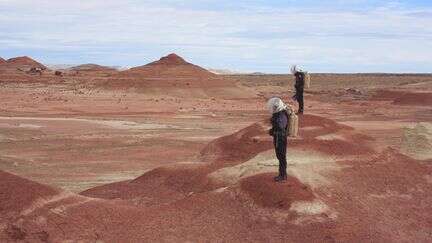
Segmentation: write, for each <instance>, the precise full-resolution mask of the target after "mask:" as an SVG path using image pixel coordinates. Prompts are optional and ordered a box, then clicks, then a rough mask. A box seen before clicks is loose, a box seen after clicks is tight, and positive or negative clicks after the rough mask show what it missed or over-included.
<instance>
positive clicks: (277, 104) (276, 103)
mask: <svg viewBox="0 0 432 243" xmlns="http://www.w3.org/2000/svg"><path fill="white" fill-rule="evenodd" d="M267 108H268V109H269V111H270V113H272V114H273V113H277V112H279V111H283V110H286V111H287V112H288V113H290V112H291V107H289V106H287V105H286V104H285V103H284V102H283V101H282V100H281V98H279V97H273V98H270V99H269V100H268V101H267Z"/></svg>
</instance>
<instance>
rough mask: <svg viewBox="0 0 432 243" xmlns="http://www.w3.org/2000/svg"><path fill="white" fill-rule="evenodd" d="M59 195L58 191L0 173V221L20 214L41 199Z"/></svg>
mask: <svg viewBox="0 0 432 243" xmlns="http://www.w3.org/2000/svg"><path fill="white" fill-rule="evenodd" d="M56 194H58V191H57V190H55V189H53V188H51V187H48V186H45V185H42V184H39V183H37V182H33V181H30V180H27V179H24V178H21V177H19V176H16V175H13V174H10V173H8V172H4V171H0V219H2V218H1V217H2V216H1V215H3V216H5V215H7V214H8V213H11V212H19V211H21V210H23V209H24V208H26V207H28V206H30V205H31V203H32V202H33V201H35V200H37V199H40V198H46V197H50V196H54V195H56Z"/></svg>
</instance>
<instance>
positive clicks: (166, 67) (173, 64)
mask: <svg viewBox="0 0 432 243" xmlns="http://www.w3.org/2000/svg"><path fill="white" fill-rule="evenodd" d="M121 75H122V76H128V75H132V76H136V75H139V76H143V77H146V78H163V77H177V78H186V77H194V78H197V77H199V78H211V77H216V75H215V74H213V73H211V72H209V71H207V70H206V69H204V68H202V67H199V66H197V65H194V64H191V63H188V62H186V61H185V60H184V59H183V58H181V57H179V56H178V55H176V54H174V53H173V54H170V55H168V56H165V57H162V58H161V59H160V60H159V61H155V62H151V63H149V64H147V65H144V66H139V67H134V68H131V69H129V70H126V71H123V72H121Z"/></svg>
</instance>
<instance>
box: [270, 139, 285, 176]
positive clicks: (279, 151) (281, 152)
mask: <svg viewBox="0 0 432 243" xmlns="http://www.w3.org/2000/svg"><path fill="white" fill-rule="evenodd" d="M273 145H274V147H275V151H276V158H277V159H278V160H279V175H281V176H286V174H287V172H286V168H287V160H286V152H287V137H286V135H285V134H282V133H279V134H275V135H274V136H273Z"/></svg>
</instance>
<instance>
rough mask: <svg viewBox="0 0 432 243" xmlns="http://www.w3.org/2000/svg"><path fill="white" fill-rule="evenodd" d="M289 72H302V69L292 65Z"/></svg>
mask: <svg viewBox="0 0 432 243" xmlns="http://www.w3.org/2000/svg"><path fill="white" fill-rule="evenodd" d="M290 71H291V73H292V74H295V73H297V72H303V69H302V68H300V66H299V65H296V64H294V65H292V66H291V69H290Z"/></svg>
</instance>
